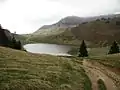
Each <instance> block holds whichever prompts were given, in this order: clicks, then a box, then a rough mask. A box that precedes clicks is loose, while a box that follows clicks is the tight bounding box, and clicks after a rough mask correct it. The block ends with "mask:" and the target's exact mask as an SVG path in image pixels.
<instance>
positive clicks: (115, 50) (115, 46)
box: [108, 41, 120, 54]
mask: <svg viewBox="0 0 120 90" xmlns="http://www.w3.org/2000/svg"><path fill="white" fill-rule="evenodd" d="M115 53H120V50H119V46H118V44H117V42H116V41H114V42H113V44H112V46H111V47H110V50H109V53H108V54H115Z"/></svg>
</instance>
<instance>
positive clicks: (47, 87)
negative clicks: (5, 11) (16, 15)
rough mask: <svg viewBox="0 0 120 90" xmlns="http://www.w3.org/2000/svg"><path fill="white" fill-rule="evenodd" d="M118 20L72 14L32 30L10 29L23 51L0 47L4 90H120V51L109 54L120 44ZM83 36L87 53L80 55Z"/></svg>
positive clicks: (0, 79) (0, 85)
mask: <svg viewBox="0 0 120 90" xmlns="http://www.w3.org/2000/svg"><path fill="white" fill-rule="evenodd" d="M119 22H120V15H119V14H118V15H117V14H116V15H108V16H107V15H106V16H98V17H91V18H80V17H76V16H69V17H66V18H63V19H61V20H60V21H59V22H57V23H55V24H52V25H45V26H43V27H41V28H40V29H39V30H37V31H35V32H34V33H32V34H23V35H19V34H15V33H14V34H13V33H10V32H9V33H8V32H6V33H7V38H8V37H9V38H8V39H10V40H11V38H13V37H15V39H17V40H20V41H21V43H22V45H23V47H24V49H22V50H17V49H14V48H13V49H11V48H10V47H3V46H0V90H17V89H18V90H120V54H119V53H117V54H108V52H109V49H110V46H111V44H112V42H113V41H116V42H118V44H120V41H119V40H120V35H119V34H120V23H119ZM1 32H2V33H4V32H5V31H4V30H3V31H1ZM0 39H1V41H2V39H4V37H1V38H0ZM4 40H5V39H4ZM6 40H7V39H6ZM82 40H84V41H85V43H86V49H87V51H88V57H78V54H79V48H80V44H81V41H82ZM0 43H1V44H2V43H3V42H0ZM7 44H9V42H7Z"/></svg>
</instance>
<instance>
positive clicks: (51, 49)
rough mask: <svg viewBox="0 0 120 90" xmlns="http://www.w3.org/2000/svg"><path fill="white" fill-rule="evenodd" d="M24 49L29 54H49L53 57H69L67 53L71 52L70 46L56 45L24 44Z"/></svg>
mask: <svg viewBox="0 0 120 90" xmlns="http://www.w3.org/2000/svg"><path fill="white" fill-rule="evenodd" d="M24 48H25V49H26V50H27V51H28V52H31V53H39V54H49V55H55V56H71V55H70V54H68V51H70V50H71V47H70V46H67V45H57V44H44V43H38V44H26V45H24Z"/></svg>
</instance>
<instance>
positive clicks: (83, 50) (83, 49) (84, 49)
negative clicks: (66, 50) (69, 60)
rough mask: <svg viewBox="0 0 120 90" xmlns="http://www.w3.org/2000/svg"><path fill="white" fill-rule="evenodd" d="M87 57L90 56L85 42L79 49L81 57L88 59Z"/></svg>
mask: <svg viewBox="0 0 120 90" xmlns="http://www.w3.org/2000/svg"><path fill="white" fill-rule="evenodd" d="M87 56H88V51H87V47H86V44H85V42H84V40H83V41H82V44H81V45H80V49H79V57H87Z"/></svg>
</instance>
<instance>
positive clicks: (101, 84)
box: [97, 79, 107, 90]
mask: <svg viewBox="0 0 120 90" xmlns="http://www.w3.org/2000/svg"><path fill="white" fill-rule="evenodd" d="M97 83H98V90H107V88H106V86H105V84H104V82H103V80H102V79H99V80H98V82H97Z"/></svg>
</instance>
